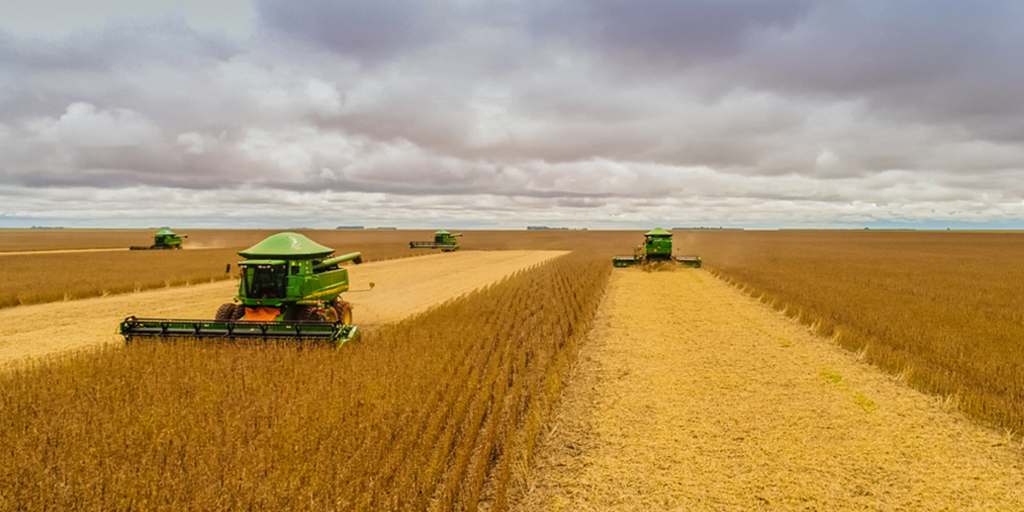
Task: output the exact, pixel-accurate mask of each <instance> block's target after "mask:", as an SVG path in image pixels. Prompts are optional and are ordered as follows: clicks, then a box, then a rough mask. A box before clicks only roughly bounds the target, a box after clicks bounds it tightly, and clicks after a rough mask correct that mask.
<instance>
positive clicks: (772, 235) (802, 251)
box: [676, 231, 1024, 435]
mask: <svg viewBox="0 0 1024 512" xmlns="http://www.w3.org/2000/svg"><path fill="white" fill-rule="evenodd" d="M676 238H677V239H680V240H681V241H683V242H684V243H686V244H687V246H688V247H691V248H693V249H694V252H699V253H700V254H701V256H702V257H703V258H704V261H705V262H706V264H707V266H708V267H710V268H711V269H712V270H713V271H715V272H716V273H718V274H720V275H722V276H724V277H725V279H727V280H728V281H730V282H732V283H734V284H736V285H737V286H738V287H746V291H747V292H748V293H752V294H753V295H754V296H755V297H757V296H761V298H762V300H763V301H764V302H766V303H770V304H774V305H775V307H776V308H777V309H780V310H783V309H784V310H785V311H786V313H787V314H788V315H790V316H793V317H798V318H800V320H801V321H803V322H805V323H806V324H808V325H814V326H815V328H816V329H817V330H818V331H819V332H820V333H822V334H824V335H830V336H834V337H835V338H836V339H837V341H838V342H839V343H840V344H841V345H842V346H844V347H846V348H848V349H850V350H853V351H855V352H859V353H862V354H863V356H864V357H865V358H866V359H867V360H869V361H871V362H873V363H875V364H878V365H880V366H882V367H883V368H886V369H888V370H890V371H891V372H893V373H894V374H898V375H900V376H901V377H902V378H903V379H904V380H906V381H907V382H908V383H910V384H911V385H913V386H915V387H917V388H919V389H921V390H924V391H927V392H930V393H935V394H938V395H941V396H944V397H949V399H950V400H951V401H952V402H958V403H959V405H960V407H961V409H962V410H964V411H965V412H967V413H969V414H971V415H973V416H974V417H976V418H980V419H982V420H984V421H987V422H991V423H993V424H996V425H1000V426H1003V427H1005V428H1007V429H1010V430H1012V431H1015V432H1016V433H1017V434H1018V435H1019V434H1020V433H1021V432H1024V352H1022V351H1021V350H1020V346H1021V344H1020V340H1021V339H1024V313H1021V311H1020V307H1019V301H1020V297H1021V296H1024V261H1022V256H1021V255H1022V254H1024V234H1022V233H971V232H967V233H964V232H951V233H947V232H874V231H872V232H836V231H818V232H813V231H812V232H808V231H790V232H785V231H780V232H686V233H678V232H677V233H676ZM762 294H763V295H762Z"/></svg>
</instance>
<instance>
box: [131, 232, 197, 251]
mask: <svg viewBox="0 0 1024 512" xmlns="http://www.w3.org/2000/svg"><path fill="white" fill-rule="evenodd" d="M182 238H188V235H181V236H179V235H176V234H174V232H173V231H171V230H169V229H161V230H160V231H157V232H156V235H155V236H154V237H153V245H150V246H144V245H133V246H132V247H131V249H132V250H133V251H151V250H164V249H181V239H182Z"/></svg>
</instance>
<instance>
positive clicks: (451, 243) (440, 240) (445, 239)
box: [409, 229, 462, 252]
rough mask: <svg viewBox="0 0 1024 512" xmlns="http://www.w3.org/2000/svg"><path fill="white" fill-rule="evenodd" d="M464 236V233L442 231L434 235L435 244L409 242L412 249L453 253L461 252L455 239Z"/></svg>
mask: <svg viewBox="0 0 1024 512" xmlns="http://www.w3.org/2000/svg"><path fill="white" fill-rule="evenodd" d="M460 236H462V233H456V234H454V235H453V234H451V233H449V232H448V231H446V230H444V229H441V230H438V231H437V232H436V233H434V241H433V242H409V248H410V249H441V252H452V251H457V250H459V242H458V241H457V240H455V238H457V237H460Z"/></svg>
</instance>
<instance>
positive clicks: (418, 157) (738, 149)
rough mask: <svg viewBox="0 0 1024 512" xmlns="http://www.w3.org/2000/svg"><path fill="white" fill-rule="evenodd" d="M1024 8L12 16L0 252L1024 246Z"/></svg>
mask: <svg viewBox="0 0 1024 512" xmlns="http://www.w3.org/2000/svg"><path fill="white" fill-rule="evenodd" d="M1022 49H1024V3H1022V2H1019V1H1006V2H999V1H978V2H964V1H962V0H901V1H870V0H849V1H843V0H834V1H815V0H777V1H764V0H655V1H642V0H502V1H497V0H495V1H477V0H451V1H423V0H351V1H331V0H311V1H306V2H295V1H293V0H255V1H251V2H250V1H247V0H228V1H218V2H210V1H209V0H178V1H175V0H166V1H165V0H155V1H146V0H85V1H82V0H79V1H71V0H63V1H61V0H33V1H32V2H5V3H4V4H3V5H2V6H0V227H23V226H31V225H64V226H77V227H97V226H110V227H147V226H152V225H171V226H182V227H204V226H209V227H213V226H216V227H260V226H262V227H289V226H310V227H334V226H336V225H350V224H362V225H367V226H382V225H387V226H399V227H425V228H431V227H435V226H445V227H503V228H521V227H523V226H525V225H527V224H547V225H555V226H573V227H590V228H614V227H622V228H634V227H644V226H650V225H663V226H664V227H673V226H744V227H858V226H877V227H885V226H890V227H891V226H895V227H927V228H944V227H947V226H950V227H954V228H970V227H985V228H993V227H1015V228H1022V227H1024V50H1022Z"/></svg>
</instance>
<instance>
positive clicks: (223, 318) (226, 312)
mask: <svg viewBox="0 0 1024 512" xmlns="http://www.w3.org/2000/svg"><path fill="white" fill-rule="evenodd" d="M237 309H238V306H236V305H234V304H230V303H229V304H221V305H220V307H219V308H217V314H216V315H214V316H213V318H214V320H217V321H218V322H227V321H229V320H232V317H233V316H235V310H237ZM242 312H243V313H244V312H245V310H242Z"/></svg>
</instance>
